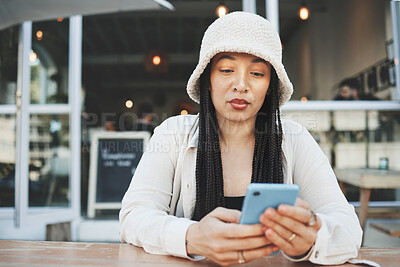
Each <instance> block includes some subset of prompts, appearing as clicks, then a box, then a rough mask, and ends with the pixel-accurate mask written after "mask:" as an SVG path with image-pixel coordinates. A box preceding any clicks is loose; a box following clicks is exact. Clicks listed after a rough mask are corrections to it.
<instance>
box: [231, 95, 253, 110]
mask: <svg viewBox="0 0 400 267" xmlns="http://www.w3.org/2000/svg"><path fill="white" fill-rule="evenodd" d="M229 103H230V104H231V106H232V107H233V108H234V109H237V110H242V109H245V108H246V107H247V106H248V105H249V102H247V100H245V99H238V98H235V99H232V100H231V101H229Z"/></svg>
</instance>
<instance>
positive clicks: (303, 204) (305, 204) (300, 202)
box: [295, 198, 310, 210]
mask: <svg viewBox="0 0 400 267" xmlns="http://www.w3.org/2000/svg"><path fill="white" fill-rule="evenodd" d="M295 206H298V207H302V208H305V209H306V210H309V209H310V204H308V202H307V201H305V200H303V199H301V198H297V200H296V205H295Z"/></svg>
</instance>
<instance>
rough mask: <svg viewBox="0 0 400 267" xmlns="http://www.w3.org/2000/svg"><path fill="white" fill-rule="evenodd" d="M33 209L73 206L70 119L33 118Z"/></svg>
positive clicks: (30, 189)
mask: <svg viewBox="0 0 400 267" xmlns="http://www.w3.org/2000/svg"><path fill="white" fill-rule="evenodd" d="M30 132H31V133H30V136H29V206H30V207H37V206H69V192H70V188H69V179H70V144H69V116H68V115H31V118H30Z"/></svg>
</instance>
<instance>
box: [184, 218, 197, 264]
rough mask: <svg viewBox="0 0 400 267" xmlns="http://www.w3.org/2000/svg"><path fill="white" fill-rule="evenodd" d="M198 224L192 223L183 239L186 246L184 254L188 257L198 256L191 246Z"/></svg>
mask: <svg viewBox="0 0 400 267" xmlns="http://www.w3.org/2000/svg"><path fill="white" fill-rule="evenodd" d="M197 224H198V223H194V224H192V225H190V226H189V228H188V230H187V232H186V238H185V245H186V253H187V255H188V256H190V255H198V253H197V251H196V249H195V247H194V246H193V240H194V236H195V231H196V229H195V228H196V227H197Z"/></svg>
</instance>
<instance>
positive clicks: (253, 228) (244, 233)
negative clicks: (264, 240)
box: [224, 223, 264, 238]
mask: <svg viewBox="0 0 400 267" xmlns="http://www.w3.org/2000/svg"><path fill="white" fill-rule="evenodd" d="M262 228H263V226H262V224H234V223H232V224H226V227H224V233H225V234H224V237H227V238H245V237H255V236H263V235H264V231H263V229H262Z"/></svg>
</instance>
